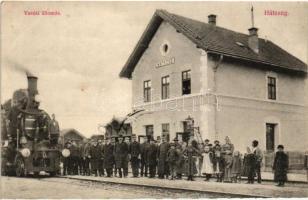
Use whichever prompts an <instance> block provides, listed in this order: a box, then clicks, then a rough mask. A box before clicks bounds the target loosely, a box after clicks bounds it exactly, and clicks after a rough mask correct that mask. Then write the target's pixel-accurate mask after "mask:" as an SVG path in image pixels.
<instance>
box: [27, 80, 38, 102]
mask: <svg viewBox="0 0 308 200" xmlns="http://www.w3.org/2000/svg"><path fill="white" fill-rule="evenodd" d="M27 78H28V92H29V95H30V96H31V97H34V96H35V95H36V94H38V90H37V77H36V76H32V75H28V76H27Z"/></svg>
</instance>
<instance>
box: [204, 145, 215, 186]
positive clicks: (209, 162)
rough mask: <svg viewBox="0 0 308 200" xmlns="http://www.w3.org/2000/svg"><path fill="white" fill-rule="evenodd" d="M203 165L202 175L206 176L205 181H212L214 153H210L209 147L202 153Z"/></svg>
mask: <svg viewBox="0 0 308 200" xmlns="http://www.w3.org/2000/svg"><path fill="white" fill-rule="evenodd" d="M202 157H203V163H202V170H201V171H202V174H205V181H208V180H210V178H211V176H212V174H213V173H214V169H213V152H211V151H210V147H209V146H205V147H204V150H203V151H202Z"/></svg>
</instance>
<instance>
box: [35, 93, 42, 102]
mask: <svg viewBox="0 0 308 200" xmlns="http://www.w3.org/2000/svg"><path fill="white" fill-rule="evenodd" d="M34 100H35V101H36V102H41V100H42V98H41V96H40V95H39V94H37V95H35V96H34Z"/></svg>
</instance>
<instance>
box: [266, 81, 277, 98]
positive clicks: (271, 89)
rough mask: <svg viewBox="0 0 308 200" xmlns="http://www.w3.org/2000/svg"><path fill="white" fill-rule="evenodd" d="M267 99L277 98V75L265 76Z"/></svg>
mask: <svg viewBox="0 0 308 200" xmlns="http://www.w3.org/2000/svg"><path fill="white" fill-rule="evenodd" d="M267 99H269V100H273V101H275V100H277V77H275V76H270V75H268V76H267Z"/></svg>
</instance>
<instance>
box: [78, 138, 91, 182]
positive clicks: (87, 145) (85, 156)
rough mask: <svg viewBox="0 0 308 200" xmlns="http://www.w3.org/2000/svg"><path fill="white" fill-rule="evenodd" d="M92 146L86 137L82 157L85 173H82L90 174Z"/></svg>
mask: <svg viewBox="0 0 308 200" xmlns="http://www.w3.org/2000/svg"><path fill="white" fill-rule="evenodd" d="M90 148H91V143H90V141H89V140H88V139H85V141H84V144H83V146H82V148H81V150H80V151H81V158H82V169H83V173H82V175H87V176H90V174H91V173H90V157H89V155H90Z"/></svg>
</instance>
